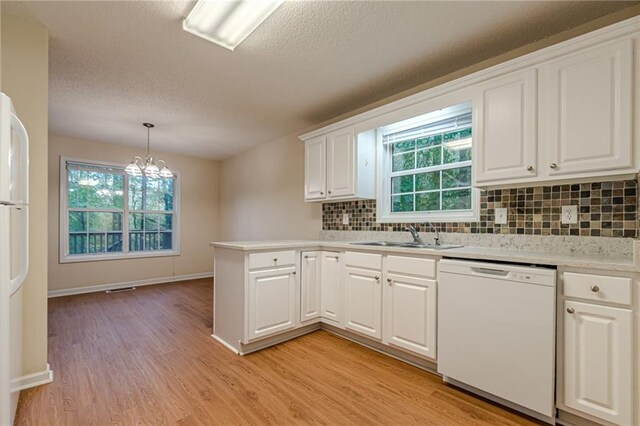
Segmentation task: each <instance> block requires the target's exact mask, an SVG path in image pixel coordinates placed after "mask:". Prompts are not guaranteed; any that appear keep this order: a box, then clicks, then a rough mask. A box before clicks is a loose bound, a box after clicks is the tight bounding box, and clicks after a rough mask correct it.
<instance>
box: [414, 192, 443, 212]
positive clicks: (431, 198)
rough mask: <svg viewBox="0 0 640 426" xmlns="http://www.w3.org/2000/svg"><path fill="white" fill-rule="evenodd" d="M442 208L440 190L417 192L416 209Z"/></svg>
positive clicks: (422, 210) (434, 209) (433, 209)
mask: <svg viewBox="0 0 640 426" xmlns="http://www.w3.org/2000/svg"><path fill="white" fill-rule="evenodd" d="M436 210H440V192H439V191H436V192H425V193H422V194H416V211H420V212H425V211H436Z"/></svg>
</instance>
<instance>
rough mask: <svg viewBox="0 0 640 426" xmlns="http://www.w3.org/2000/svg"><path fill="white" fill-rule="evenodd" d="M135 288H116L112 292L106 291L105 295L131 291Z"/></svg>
mask: <svg viewBox="0 0 640 426" xmlns="http://www.w3.org/2000/svg"><path fill="white" fill-rule="evenodd" d="M135 289H136V288H135V287H124V288H116V289H113V290H107V291H105V293H122V292H123V291H132V290H135Z"/></svg>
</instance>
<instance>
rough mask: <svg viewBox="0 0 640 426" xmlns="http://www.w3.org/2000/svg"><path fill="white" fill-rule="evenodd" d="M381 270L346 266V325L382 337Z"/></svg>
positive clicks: (366, 333)
mask: <svg viewBox="0 0 640 426" xmlns="http://www.w3.org/2000/svg"><path fill="white" fill-rule="evenodd" d="M381 275H382V273H381V271H376V270H368V269H359V268H354V267H351V266H347V267H346V268H345V280H344V293H345V295H344V296H345V300H344V302H345V307H344V314H345V327H346V328H347V329H349V330H353V331H357V332H358V333H361V334H364V335H367V336H369V337H373V338H374V339H381V338H382V286H381V284H380V276H381Z"/></svg>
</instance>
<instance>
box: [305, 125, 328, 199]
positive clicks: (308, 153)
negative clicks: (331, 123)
mask: <svg viewBox="0 0 640 426" xmlns="http://www.w3.org/2000/svg"><path fill="white" fill-rule="evenodd" d="M326 193H327V143H326V138H325V137H324V136H320V137H317V138H313V139H310V140H308V141H306V142H305V147H304V199H305V200H321V199H323V198H325V196H326Z"/></svg>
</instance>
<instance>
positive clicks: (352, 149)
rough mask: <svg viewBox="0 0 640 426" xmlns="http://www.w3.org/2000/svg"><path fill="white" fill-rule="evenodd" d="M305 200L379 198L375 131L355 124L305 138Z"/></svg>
mask: <svg viewBox="0 0 640 426" xmlns="http://www.w3.org/2000/svg"><path fill="white" fill-rule="evenodd" d="M304 158H305V160H304V161H305V171H304V174H305V179H304V188H305V189H304V199H305V201H330V200H336V201H337V200H356V199H367V198H375V131H370V132H363V133H360V134H356V132H355V129H354V127H346V128H343V129H339V130H336V131H333V132H330V133H327V134H326V135H321V136H316V137H313V138H311V139H306V140H305V153H304Z"/></svg>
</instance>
